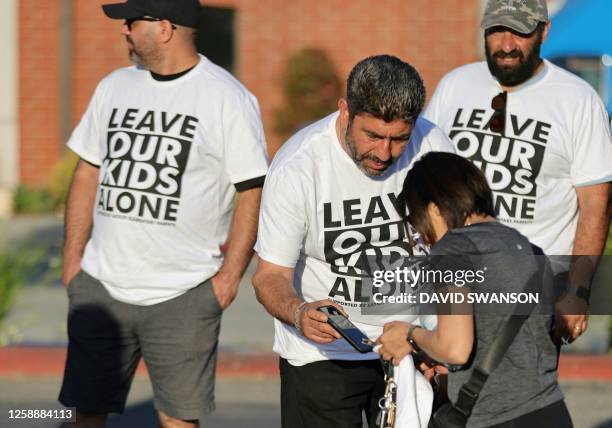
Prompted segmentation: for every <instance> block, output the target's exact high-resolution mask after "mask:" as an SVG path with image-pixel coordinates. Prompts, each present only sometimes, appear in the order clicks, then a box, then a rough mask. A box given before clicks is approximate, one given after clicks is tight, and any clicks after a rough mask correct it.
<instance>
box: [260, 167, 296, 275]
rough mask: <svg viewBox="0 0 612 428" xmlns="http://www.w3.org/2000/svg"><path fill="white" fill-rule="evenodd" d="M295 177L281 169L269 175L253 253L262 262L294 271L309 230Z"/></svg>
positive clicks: (263, 195)
mask: <svg viewBox="0 0 612 428" xmlns="http://www.w3.org/2000/svg"><path fill="white" fill-rule="evenodd" d="M298 180H299V178H298V175H297V173H295V172H292V171H289V170H288V169H287V168H281V169H279V170H275V171H273V172H271V173H270V174H268V176H267V177H266V182H265V184H264V188H263V194H262V198H261V208H260V211H259V231H258V234H257V243H256V244H255V251H257V254H258V255H259V257H261V258H262V259H263V260H265V261H267V262H270V263H274V264H276V265H279V266H284V267H289V268H293V267H295V265H296V264H297V262H298V260H299V258H300V253H301V252H302V249H303V246H304V237H305V236H306V232H307V228H308V220H307V217H306V215H307V214H306V213H307V212H308V211H307V209H306V198H307V195H306V194H305V193H304V189H303V188H302V186H300V185H299V182H298Z"/></svg>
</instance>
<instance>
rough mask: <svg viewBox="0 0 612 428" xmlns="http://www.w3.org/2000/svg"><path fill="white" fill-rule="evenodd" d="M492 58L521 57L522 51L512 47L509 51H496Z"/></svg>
mask: <svg viewBox="0 0 612 428" xmlns="http://www.w3.org/2000/svg"><path fill="white" fill-rule="evenodd" d="M493 58H499V59H505V58H523V52H521V51H520V50H518V49H513V50H511V51H510V52H504V51H497V52H495V53H494V54H493Z"/></svg>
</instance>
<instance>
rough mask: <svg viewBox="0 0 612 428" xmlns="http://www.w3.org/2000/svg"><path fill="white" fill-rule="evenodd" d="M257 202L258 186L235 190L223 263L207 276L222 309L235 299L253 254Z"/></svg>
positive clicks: (259, 188) (259, 190) (257, 211)
mask: <svg viewBox="0 0 612 428" xmlns="http://www.w3.org/2000/svg"><path fill="white" fill-rule="evenodd" d="M260 201H261V187H255V188H252V189H248V190H245V191H243V192H240V193H239V196H238V201H237V202H236V208H235V209H234V218H233V220H232V227H231V230H230V235H229V239H228V241H227V247H226V250H225V257H224V261H223V266H221V269H220V270H219V272H217V273H216V274H215V275H214V276H213V277H212V279H211V281H212V286H213V291H214V292H215V296H216V297H217V301H218V302H219V305H220V306H221V308H223V309H225V308H227V307H228V306H229V305H230V304H231V303H232V301H233V300H234V299H235V298H236V294H238V285H239V284H240V278H242V274H243V273H244V271H245V269H246V268H247V266H248V264H249V262H250V261H251V257H253V246H254V245H255V238H256V237H257V221H258V216H259V203H260Z"/></svg>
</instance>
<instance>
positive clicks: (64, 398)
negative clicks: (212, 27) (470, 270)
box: [59, 0, 267, 428]
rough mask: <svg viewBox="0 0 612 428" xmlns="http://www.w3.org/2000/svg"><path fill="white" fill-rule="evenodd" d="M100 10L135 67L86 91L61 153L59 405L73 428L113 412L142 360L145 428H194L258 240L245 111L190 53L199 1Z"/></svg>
mask: <svg viewBox="0 0 612 428" xmlns="http://www.w3.org/2000/svg"><path fill="white" fill-rule="evenodd" d="M103 10H104V13H105V14H106V15H107V16H108V17H109V18H112V19H117V20H121V24H120V26H121V34H122V35H123V36H124V38H125V43H126V47H127V50H128V52H129V57H130V59H131V60H132V61H133V62H135V65H134V66H132V67H126V68H121V69H119V70H116V71H115V72H113V73H112V74H110V75H109V76H107V77H105V78H104V79H103V80H102V81H101V82H100V83H99V84H98V87H97V88H96V91H95V93H94V94H93V97H92V100H91V102H90V104H89V107H88V108H87V111H86V112H85V114H84V115H83V118H82V119H81V121H80V123H79V125H78V126H77V128H76V129H75V131H74V133H73V134H72V136H71V138H70V140H69V141H68V147H69V148H70V149H71V150H72V151H74V152H75V153H76V154H77V155H78V156H79V157H80V160H79V163H78V165H77V167H76V170H75V172H74V178H73V180H72V185H71V188H70V195H69V197H68V202H67V205H66V220H65V242H64V273H63V279H64V284H65V286H66V288H67V293H68V299H69V314H68V336H69V345H68V357H67V361H66V369H65V373H64V380H63V384H62V389H61V392H60V397H59V399H60V401H61V403H63V404H64V405H65V406H67V407H73V406H74V407H76V426H80V427H103V426H105V423H106V418H107V415H108V414H109V413H121V412H122V411H123V410H124V408H125V403H126V399H127V395H128V391H129V389H130V384H131V382H132V379H133V377H134V373H135V371H136V367H137V365H138V361H139V360H140V358H141V357H142V358H143V359H144V361H145V363H146V365H147V369H148V372H149V377H150V379H151V383H152V387H153V396H154V400H155V408H156V409H157V412H158V416H159V421H160V425H161V426H162V427H164V428H165V427H185V428H188V427H196V426H198V424H199V421H200V419H202V418H203V417H204V415H205V414H207V413H209V412H211V411H212V410H213V409H214V407H215V403H214V382H215V365H216V356H217V344H218V336H219V326H220V323H221V314H222V311H223V310H224V309H225V308H226V307H227V306H229V304H230V303H231V302H232V300H233V299H234V297H235V296H236V293H237V291H238V284H239V281H240V277H241V276H242V274H243V273H244V271H245V269H246V267H247V265H248V263H249V260H250V259H251V257H252V254H253V244H254V242H255V237H256V234H257V216H258V210H259V200H260V196H261V187H262V185H263V181H264V178H265V175H266V171H267V157H266V149H265V140H264V133H263V126H262V123H261V117H260V114H259V107H258V104H257V100H256V99H255V97H254V96H253V95H252V94H251V93H250V92H249V91H248V90H247V89H246V88H245V87H244V86H242V84H240V83H239V82H238V81H237V80H236V79H235V78H234V77H232V76H231V75H230V74H229V73H228V72H226V71H225V70H223V69H221V68H220V67H218V66H217V65H215V64H213V63H212V62H211V61H209V60H208V59H207V58H206V57H204V56H202V55H199V54H198V52H197V50H196V46H195V44H194V40H195V38H194V35H195V32H196V29H197V27H198V20H199V17H200V13H201V8H200V3H199V2H198V0H127V2H124V3H114V4H107V5H104V6H103ZM237 192H238V193H240V197H239V198H238V201H237V202H236V205H235V209H234V210H233V212H234V213H233V217H232V208H233V207H234V196H235V194H236V193H237ZM226 241H227V246H226V251H225V253H222V251H221V249H220V246H221V244H223V243H225V242H226Z"/></svg>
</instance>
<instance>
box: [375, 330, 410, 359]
mask: <svg viewBox="0 0 612 428" xmlns="http://www.w3.org/2000/svg"><path fill="white" fill-rule="evenodd" d="M409 327H410V324H408V323H405V322H400V321H393V322H389V323H387V324H385V325H384V327H383V334H382V335H381V336H380V337H379V338H378V339H376V343H378V344H380V345H382V347H381V348H380V349H379V350H378V353H379V354H380V356H381V357H382V358H383V359H385V360H391V362H392V363H393V365H395V366H397V365H399V363H400V361H401V360H402V359H403V358H404V357H405V356H406V355H408V354H409V353H411V352H412V351H413V349H412V346H411V345H410V343H409V342H408V340H406V337H407V336H408V328H409Z"/></svg>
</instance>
